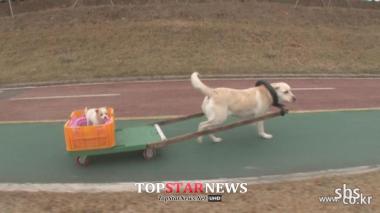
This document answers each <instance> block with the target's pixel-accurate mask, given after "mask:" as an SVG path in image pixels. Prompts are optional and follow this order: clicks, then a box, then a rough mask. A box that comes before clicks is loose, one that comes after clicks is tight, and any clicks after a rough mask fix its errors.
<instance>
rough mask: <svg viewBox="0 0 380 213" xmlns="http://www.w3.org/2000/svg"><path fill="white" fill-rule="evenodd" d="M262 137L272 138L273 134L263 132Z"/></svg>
mask: <svg viewBox="0 0 380 213" xmlns="http://www.w3.org/2000/svg"><path fill="white" fill-rule="evenodd" d="M260 137H262V138H264V139H272V138H273V136H272V135H270V134H267V133H263V134H261V135H260Z"/></svg>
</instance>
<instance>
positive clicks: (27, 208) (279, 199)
mask: <svg viewBox="0 0 380 213" xmlns="http://www.w3.org/2000/svg"><path fill="white" fill-rule="evenodd" d="M379 180H380V172H372V173H366V174H361V175H349V176H336V177H327V178H317V179H311V180H303V181H292V182H283V183H272V184H259V185H250V186H249V187H248V192H247V193H246V194H235V195H232V194H225V195H224V196H223V201H222V202H220V203H208V202H178V201H177V202H167V203H165V202H163V201H158V196H157V195H156V194H153V195H152V194H138V193H136V192H125V193H77V194H71V193H46V192H38V193H26V192H0V209H1V211H2V212H40V213H41V212H62V213H63V212H65V213H69V212H250V213H254V212H260V213H261V212H310V213H313V212H358V213H359V212H360V213H366V212H379V209H380V202H379V198H380V190H379V189H380V182H379ZM343 184H347V187H348V188H356V187H358V188H360V192H361V193H363V195H365V196H368V195H370V196H372V197H373V200H372V202H371V204H370V205H353V206H351V205H343V204H342V203H338V204H335V203H329V204H322V203H320V202H319V197H320V196H334V195H335V194H334V189H335V188H342V186H343Z"/></svg>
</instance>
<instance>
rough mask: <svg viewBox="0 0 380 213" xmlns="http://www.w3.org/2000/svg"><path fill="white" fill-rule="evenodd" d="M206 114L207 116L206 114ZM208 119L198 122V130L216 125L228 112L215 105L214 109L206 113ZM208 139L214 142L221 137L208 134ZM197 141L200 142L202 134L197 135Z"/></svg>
mask: <svg viewBox="0 0 380 213" xmlns="http://www.w3.org/2000/svg"><path fill="white" fill-rule="evenodd" d="M207 115H208V116H207ZM206 116H207V118H208V120H207V121H204V122H201V123H200V124H199V128H198V131H202V130H206V129H210V128H214V127H218V126H220V125H221V124H223V122H224V121H225V120H226V119H227V116H228V113H227V110H226V109H222V108H218V107H215V110H213V111H212V112H210V113H209V114H206ZM209 137H210V139H211V140H212V141H214V142H215V143H218V142H221V141H222V138H218V137H216V136H215V135H214V134H210V135H209ZM198 142H199V143H202V136H200V137H198Z"/></svg>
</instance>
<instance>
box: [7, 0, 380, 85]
mask: <svg viewBox="0 0 380 213" xmlns="http://www.w3.org/2000/svg"><path fill="white" fill-rule="evenodd" d="M379 20H380V11H377V10H361V9H342V8H340V9H339V8H334V9H323V8H318V7H300V8H298V9H293V7H292V5H288V4H276V3H254V2H245V3H240V2H237V1H234V2H218V1H206V3H190V4H184V3H179V4H175V3H160V4H158V3H157V4H144V5H134V4H132V5H129V6H128V5H124V6H115V7H113V8H111V7H81V8H77V9H56V10H47V11H43V12H34V13H26V14H20V15H18V16H17V17H16V18H14V19H11V18H7V17H3V18H0V22H1V24H0V70H1V71H0V84H7V83H21V82H36V81H52V80H58V81H60V80H81V79H83V80H87V79H94V78H108V77H132V76H161V75H188V74H190V73H191V72H193V71H199V72H201V73H203V74H206V73H207V74H221V73H225V74H226V73H228V74H241V73H245V74H257V73H258V74H263V73H271V74H284V73H302V74H309V73H312V74H318V73H330V74H331V73H372V74H374V73H375V74H379V73H380V60H379V55H380V42H379V41H380V21H379Z"/></svg>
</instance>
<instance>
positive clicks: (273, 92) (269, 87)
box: [255, 80, 287, 115]
mask: <svg viewBox="0 0 380 213" xmlns="http://www.w3.org/2000/svg"><path fill="white" fill-rule="evenodd" d="M261 85H264V87H265V88H266V89H267V90H268V92H269V93H270V95H271V96H272V100H273V101H272V106H274V107H277V108H279V109H280V110H281V115H285V113H286V112H287V110H286V109H285V108H284V105H283V104H280V103H279V100H278V95H277V92H276V90H275V89H274V88H273V87H272V85H270V84H269V83H268V82H267V81H264V80H258V81H257V82H256V84H255V86H256V87H258V86H261Z"/></svg>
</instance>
